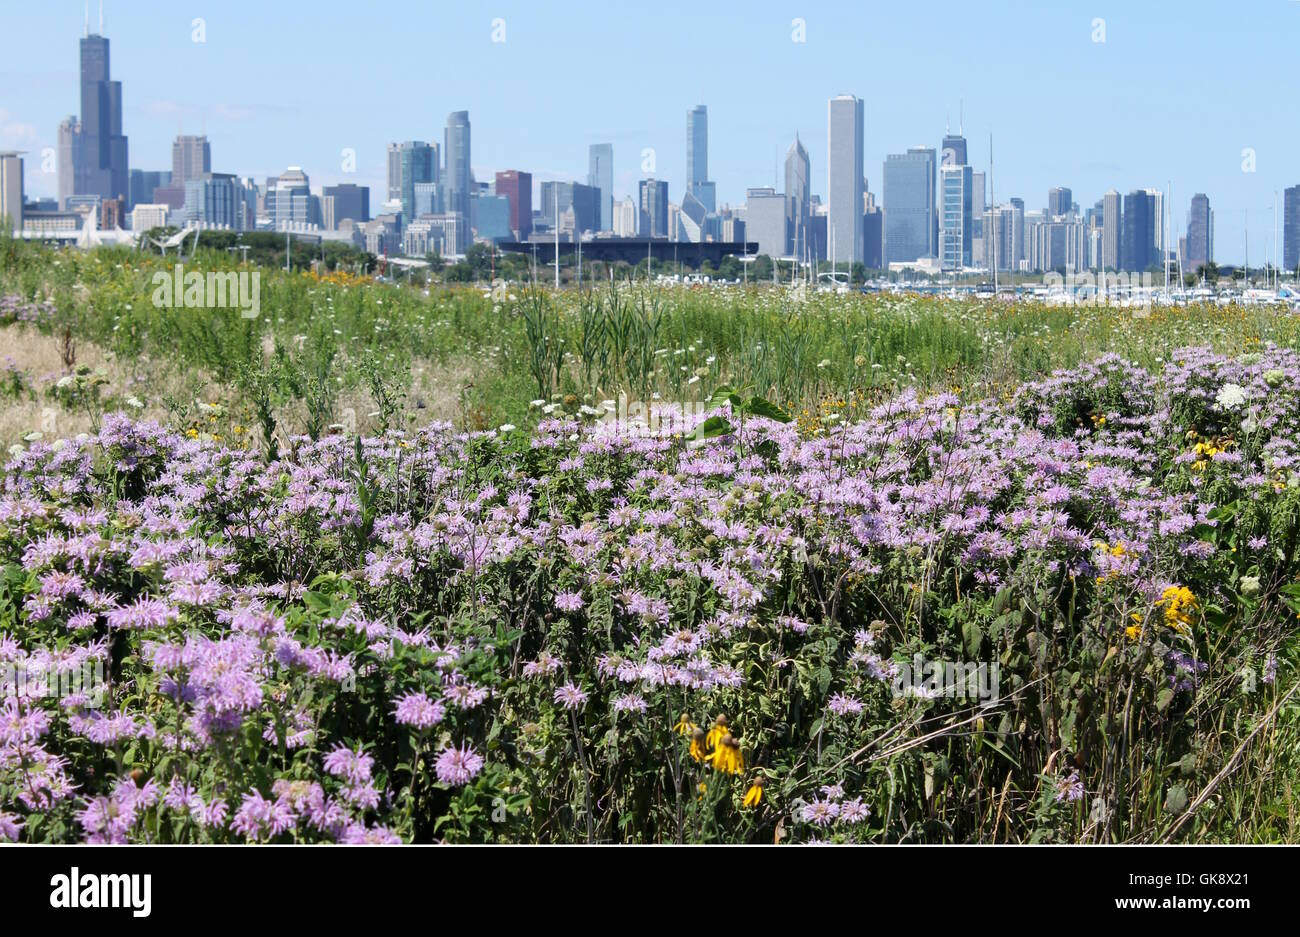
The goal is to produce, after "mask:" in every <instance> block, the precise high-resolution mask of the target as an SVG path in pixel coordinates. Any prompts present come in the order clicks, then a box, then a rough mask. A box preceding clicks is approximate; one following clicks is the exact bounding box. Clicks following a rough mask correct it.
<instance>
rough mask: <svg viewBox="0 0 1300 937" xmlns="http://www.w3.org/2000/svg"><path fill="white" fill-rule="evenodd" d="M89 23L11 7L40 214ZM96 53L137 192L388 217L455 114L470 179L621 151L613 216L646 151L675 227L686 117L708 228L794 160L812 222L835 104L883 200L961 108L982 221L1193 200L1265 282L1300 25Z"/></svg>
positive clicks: (854, 10)
mask: <svg viewBox="0 0 1300 937" xmlns="http://www.w3.org/2000/svg"><path fill="white" fill-rule="evenodd" d="M83 14H84V5H83V3H82V2H81V0H45V2H42V3H39V4H38V3H30V2H14V0H0V35H3V36H4V37H5V39H4V42H3V48H4V50H5V54H4V57H3V60H0V148H19V149H24V150H28V151H29V153H31V154H32V155H31V156H30V157H29V159H28V162H27V169H28V181H27V189H28V192H29V194H36V195H41V194H53V193H54V190H55V177H54V175H53V174H42V173H41V171H40V169H41V167H40V165H39V164H40V160H39V159H38V158H37V154H39V152H40V151H41V149H42V148H43V147H47V146H53V145H54V143H55V138H56V130H57V126H58V122H59V120H60V119H61V118H62V117H64V116H65V115H67V114H71V113H75V112H76V111H77V110H78V90H77V64H78V61H77V39H78V37H79V36H80V35H81V31H82V22H83ZM196 17H199V18H202V20H203V28H204V30H205V34H206V35H205V39H206V41H204V42H202V43H196V42H194V41H193V34H194V30H195V27H194V25H193V20H194V19H195V18H196ZM498 19H499V20H504V27H505V29H504V32H505V36H504V38H505V41H504V42H494V41H493V38H494V37H493V31H494V25H493V21H494V20H498ZM796 19H799V20H802V22H803V23H804V37H805V41H803V42H796V41H793V39H794V34H795V32H796V30H797V28H798V27H797V24H795V23H794V22H793V21H795V20H796ZM91 20H92V28H93V27H94V24H95V23H96V22H97V20H98V4H97V2H92V4H91ZM1098 20H1104V27H1099V25H1098V24H1097V22H1096V21H1098ZM1102 28H1104V40H1105V41H1095V40H1096V39H1098V38H1100V37H1101V31H1100V30H1101V29H1102ZM104 31H105V34H106V35H107V36H108V37H109V39H110V40H111V41H112V68H113V77H114V78H116V79H119V80H121V81H122V83H123V98H124V100H125V112H124V118H123V119H124V123H125V125H126V132H127V134H128V136H129V138H130V158H131V165H132V167H133V168H143V169H159V168H163V169H165V168H168V167H169V165H170V159H171V155H170V154H171V149H170V143H171V140H172V138H173V137H174V136H175V134H176V133H177V132H178V131H182V130H183V131H185V132H187V133H197V132H206V133H207V134H208V136H209V138H210V139H211V142H212V152H213V163H214V166H213V168H214V169H215V170H217V171H221V172H235V173H238V174H240V175H253V176H256V177H258V178H262V177H264V176H266V175H270V174H274V173H277V172H280V171H282V170H283V169H284V168H285V167H286V166H288V165H301V166H302V167H303V168H304V169H306V171H307V172H308V174H309V175H310V176H311V179H312V184H313V187H316V186H319V185H325V184H331V183H334V182H340V181H355V182H359V183H363V184H369V185H371V186H372V187H374V188H375V189H379V188H380V187H381V186H382V185H383V177H384V145H385V143H386V142H388V141H390V140H399V139H412V138H415V139H426V140H437V141H441V140H442V130H443V127H444V125H445V122H446V116H447V113H448V112H449V111H452V110H461V109H464V110H468V111H469V112H470V119H471V121H472V125H473V166H474V170H475V173H476V175H477V176H478V177H479V178H480V179H488V178H490V177H491V173H492V172H493V171H495V170H498V169H524V170H529V171H532V172H533V173H534V174H535V177H537V178H540V179H545V178H556V177H560V178H576V179H578V180H580V181H581V180H585V176H586V167H587V146H588V144H590V143H596V142H611V143H613V145H614V167H615V194H616V195H617V196H622V195H624V194H627V193H629V192H631V191H632V190H633V188H634V186H635V183H636V180H637V179H638V178H640V177H641V176H643V175H645V173H643V172H642V170H641V165H642V152H643V150H645V149H647V148H648V149H652V150H653V151H654V153H655V159H656V169H657V173H656V174H657V175H658V176H659V177H661V178H666V179H668V180H669V186H670V193H671V197H672V198H673V200H674V201H675V200H677V199H678V198H679V197H680V194H681V191H682V185H683V182H684V180H685V162H686V154H685V137H686V110H687V108H689V107H690V106H692V105H694V104H698V103H703V104H707V105H708V108H709V121H710V127H709V129H710V140H709V170H710V175H711V176H712V178H713V179H714V180H716V181H717V184H718V199H719V202H728V203H731V204H738V203H740V202H743V200H744V191H745V188H746V186H751V185H768V184H771V182H772V179H773V166H774V163H777V162H779V161H782V160H783V159H784V154H785V150H786V148H787V146H788V145H789V143H790V141H791V140H792V139H793V137H794V135H795V133H796V132H798V133H799V135H800V137H801V138H802V139H803V141H804V144H805V146H807V148H808V151H809V155H810V157H811V160H812V171H813V182H814V191H816V192H819V193H822V194H823V195H824V193H825V188H826V185H825V180H826V163H825V154H826V102H827V99H828V98H830V97H831V96H833V95H835V94H842V93H850V94H856V95H858V96H859V97H862V98H863V99H864V100H865V102H866V139H865V143H866V159H865V166H866V174H867V179H868V183H869V185H870V188H871V190H872V191H874V192H877V193H879V191H880V165H881V161H882V160H883V159H884V157H885V155H886V154H887V153H891V152H900V151H902V150H903V149H905V148H907V147H908V146H912V145H917V144H926V145H929V146H934V147H938V145H939V141H940V138H941V137H942V135H943V133H944V129H945V125H946V123H949V122H950V123H951V125H952V127H953V129H954V130H955V129H956V128H957V124H958V113H959V108H960V109H962V110H963V112H964V124H965V132H966V135H967V137H968V138H969V141H970V154H971V155H970V160H971V162H972V164H974V165H975V166H976V168H987V164H988V155H989V154H988V151H989V134H990V133H992V134H993V139H994V146H995V148H996V149H995V154H994V155H995V157H996V165H995V177H994V185H995V189H996V191H995V193H994V194H995V196H996V197H997V199H998V201H1004V200H1005V199H1006V198H1008V197H1010V196H1012V195H1019V196H1021V197H1023V198H1024V199H1025V201H1026V207H1028V208H1040V207H1042V206H1043V205H1044V204H1045V203H1046V199H1047V190H1048V188H1050V187H1051V186H1054V185H1065V186H1069V187H1070V188H1072V189H1073V190H1074V196H1075V200H1076V201H1077V202H1079V203H1080V205H1081V206H1087V205H1091V204H1092V203H1093V202H1095V201H1096V200H1097V199H1098V198H1100V196H1101V194H1102V193H1103V192H1104V191H1105V190H1106V189H1108V188H1111V187H1114V188H1116V189H1119V190H1120V191H1121V192H1127V191H1128V190H1130V189H1133V188H1138V187H1156V188H1166V187H1168V185H1169V184H1170V183H1172V185H1173V189H1174V222H1175V224H1176V226H1178V227H1179V228H1181V227H1182V226H1183V224H1184V222H1185V216H1186V211H1187V204H1188V201H1189V200H1190V198H1191V195H1192V194H1193V193H1194V192H1198V191H1203V192H1206V193H1207V194H1208V195H1209V197H1210V201H1211V206H1212V207H1213V208H1214V209H1215V211H1216V215H1217V219H1216V220H1217V225H1216V245H1215V247H1216V257H1217V259H1219V260H1220V261H1221V262H1223V261H1227V262H1233V261H1240V260H1241V258H1242V255H1243V253H1244V247H1245V220H1246V218H1247V217H1249V221H1250V254H1251V259H1252V261H1254V262H1257V263H1258V262H1260V261H1262V260H1263V258H1264V254H1265V251H1267V250H1269V249H1270V245H1271V241H1272V238H1273V215H1272V206H1273V199H1274V193H1275V192H1280V190H1281V189H1283V188H1284V187H1286V186H1289V185H1295V184H1298V183H1300V118H1298V117H1297V107H1296V104H1297V97H1298V96H1300V83H1298V82H1297V80H1296V77H1295V76H1296V75H1297V73H1298V69H1297V66H1300V2H1297V0H1239V2H1237V3H1235V4H1225V3H1221V2H1217V3H1212V2H1200V0H1197V2H1190V0H1189V2H1173V0H1142V2H1140V3H1135V2H1133V0H1084V2H1075V0H1037V2H1028V0H987V2H983V3H961V2H956V0H926V2H900V0H889V2H884V3H882V2H876V0H870V2H861V0H859V2H852V3H848V2H846V3H829V2H812V0H795V2H765V0H748V2H746V3H743V4H734V3H721V2H716V3H715V2H708V0H696V2H693V3H688V2H658V3H624V2H619V0H606V2H604V3H597V2H587V0H568V2H564V3H553V2H530V3H516V2H505V0H491V2H486V3H477V2H473V0H465V2H455V3H452V2H429V0H424V2H403V0H388V2H384V3H382V4H380V3H375V4H368V3H355V2H353V3H341V2H330V0H316V2H310V3H309V2H289V0H283V2H264V0H263V2H257V3H254V2H247V0H191V2H189V3H185V4H176V3H162V2H151V0H133V2H130V3H128V2H126V0H108V2H107V3H106V6H105V30H104ZM497 37H498V38H500V29H499V28H498V29H497ZM963 102H964V107H963ZM345 148H351V149H353V150H355V151H356V154H357V159H356V163H357V164H356V171H355V172H354V173H351V174H349V173H345V172H344V171H343V169H342V159H343V158H342V155H341V153H342V151H343V150H344V149H345ZM1247 148H1249V149H1251V150H1253V151H1254V161H1255V171H1254V172H1244V171H1243V160H1244V159H1245V157H1243V150H1246V149H1247ZM778 171H779V170H778ZM381 198H382V191H377V192H376V191H372V205H374V204H377V202H378V201H379V200H380V199H381ZM1247 213H1248V214H1247Z"/></svg>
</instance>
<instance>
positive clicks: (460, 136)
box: [443, 111, 472, 224]
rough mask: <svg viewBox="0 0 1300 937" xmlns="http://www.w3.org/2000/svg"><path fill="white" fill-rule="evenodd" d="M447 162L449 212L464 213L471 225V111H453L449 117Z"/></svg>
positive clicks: (445, 149) (446, 142)
mask: <svg viewBox="0 0 1300 937" xmlns="http://www.w3.org/2000/svg"><path fill="white" fill-rule="evenodd" d="M443 149H444V151H445V153H446V156H445V157H444V158H445V159H446V161H447V178H446V189H447V211H449V212H455V211H458V212H462V213H464V215H465V223H466V224H468V223H469V193H470V180H471V176H472V173H471V171H470V161H469V160H470V143H469V111H452V112H451V113H450V114H448V115H447V132H446V139H445V142H444V145H443Z"/></svg>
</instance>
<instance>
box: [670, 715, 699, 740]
mask: <svg viewBox="0 0 1300 937" xmlns="http://www.w3.org/2000/svg"><path fill="white" fill-rule="evenodd" d="M673 731H674V732H676V733H677V734H678V735H690V734H691V733H692V732H694V731H695V723H693V722H691V717H690V714H689V713H682V718H680V719H678V720H677V725H675V726H673Z"/></svg>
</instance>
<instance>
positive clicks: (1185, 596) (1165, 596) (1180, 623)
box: [1156, 586, 1200, 630]
mask: <svg viewBox="0 0 1300 937" xmlns="http://www.w3.org/2000/svg"><path fill="white" fill-rule="evenodd" d="M1156 604H1157V605H1163V606H1164V607H1165V623H1166V624H1168V625H1169V626H1170V627H1171V628H1174V629H1177V630H1182V629H1183V628H1185V627H1187V626H1188V625H1190V624H1191V623H1192V613H1193V612H1194V611H1195V610H1196V609H1197V608H1199V607H1200V603H1199V602H1197V601H1196V596H1195V595H1194V594H1192V590H1191V589H1189V588H1187V587H1186V586H1170V587H1169V588H1168V589H1166V590H1165V591H1164V593H1162V594H1161V596H1160V601H1159V602H1157V603H1156Z"/></svg>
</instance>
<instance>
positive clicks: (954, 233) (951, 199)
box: [939, 165, 974, 270]
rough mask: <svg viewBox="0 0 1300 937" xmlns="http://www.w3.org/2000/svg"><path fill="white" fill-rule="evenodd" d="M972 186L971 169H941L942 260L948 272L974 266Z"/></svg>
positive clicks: (940, 236)
mask: <svg viewBox="0 0 1300 937" xmlns="http://www.w3.org/2000/svg"><path fill="white" fill-rule="evenodd" d="M972 185H973V180H972V178H971V168H970V167H969V166H966V165H953V166H940V167H939V198H940V206H941V211H940V214H939V260H940V263H941V265H942V266H943V269H944V270H960V269H962V268H963V267H969V266H970V265H971V246H972V233H971V227H972V225H971V214H972V209H973V207H974V194H973V192H972V191H971V188H972Z"/></svg>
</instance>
